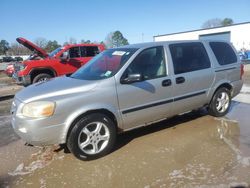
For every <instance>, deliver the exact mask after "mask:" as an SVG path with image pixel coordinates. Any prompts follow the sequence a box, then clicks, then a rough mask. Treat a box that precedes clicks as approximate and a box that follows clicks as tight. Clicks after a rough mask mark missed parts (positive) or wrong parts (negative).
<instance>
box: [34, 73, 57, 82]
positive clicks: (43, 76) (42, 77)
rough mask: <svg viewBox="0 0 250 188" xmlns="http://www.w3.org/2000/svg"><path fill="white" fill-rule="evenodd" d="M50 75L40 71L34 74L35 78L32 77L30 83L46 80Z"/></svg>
mask: <svg viewBox="0 0 250 188" xmlns="http://www.w3.org/2000/svg"><path fill="white" fill-rule="evenodd" d="M51 77H52V76H51V75H49V74H46V73H41V74H38V75H36V76H35V78H34V79H33V81H32V83H33V84H34V83H37V82H44V81H47V80H49V79H50V78H51Z"/></svg>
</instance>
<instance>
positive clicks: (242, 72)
mask: <svg viewBox="0 0 250 188" xmlns="http://www.w3.org/2000/svg"><path fill="white" fill-rule="evenodd" d="M243 74H244V65H243V64H241V65H240V79H241V80H242V77H243Z"/></svg>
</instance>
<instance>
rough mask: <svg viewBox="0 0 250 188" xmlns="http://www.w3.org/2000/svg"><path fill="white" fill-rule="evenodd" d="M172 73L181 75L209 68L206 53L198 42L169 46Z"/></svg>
mask: <svg viewBox="0 0 250 188" xmlns="http://www.w3.org/2000/svg"><path fill="white" fill-rule="evenodd" d="M169 49H170V53H171V56H172V61H173V66H174V73H175V74H181V73H185V72H192V71H196V70H201V69H206V68H209V67H210V61H209V58H208V55H207V52H206V50H205V48H204V46H203V44H202V43H200V42H191V43H178V44H170V45H169Z"/></svg>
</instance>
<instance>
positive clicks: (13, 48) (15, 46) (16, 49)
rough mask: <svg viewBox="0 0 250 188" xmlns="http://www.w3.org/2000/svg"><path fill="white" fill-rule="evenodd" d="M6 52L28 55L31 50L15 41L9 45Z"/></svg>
mask: <svg viewBox="0 0 250 188" xmlns="http://www.w3.org/2000/svg"><path fill="white" fill-rule="evenodd" d="M8 54H10V55H30V54H31V51H30V50H29V49H28V48H26V47H24V46H23V45H21V44H19V43H17V42H15V43H12V44H11V45H10V49H9V50H8Z"/></svg>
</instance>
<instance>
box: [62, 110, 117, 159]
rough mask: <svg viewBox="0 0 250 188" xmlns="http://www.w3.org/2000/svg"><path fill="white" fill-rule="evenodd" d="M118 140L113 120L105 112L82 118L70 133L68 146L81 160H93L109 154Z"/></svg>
mask: <svg viewBox="0 0 250 188" xmlns="http://www.w3.org/2000/svg"><path fill="white" fill-rule="evenodd" d="M115 140H116V128H115V125H114V123H113V121H112V120H111V119H110V118H109V117H108V116H106V115H104V114H99V113H95V114H90V115H87V116H85V117H83V118H81V119H80V120H79V121H78V122H77V123H76V124H75V126H74V127H73V129H72V130H71V132H70V133H69V137H68V139H67V146H68V148H69V150H70V151H71V153H73V154H74V155H75V156H76V157H77V158H78V159H80V160H91V159H96V158H99V157H101V156H104V155H106V154H108V153H109V152H110V151H111V150H112V148H113V146H114V144H115Z"/></svg>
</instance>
